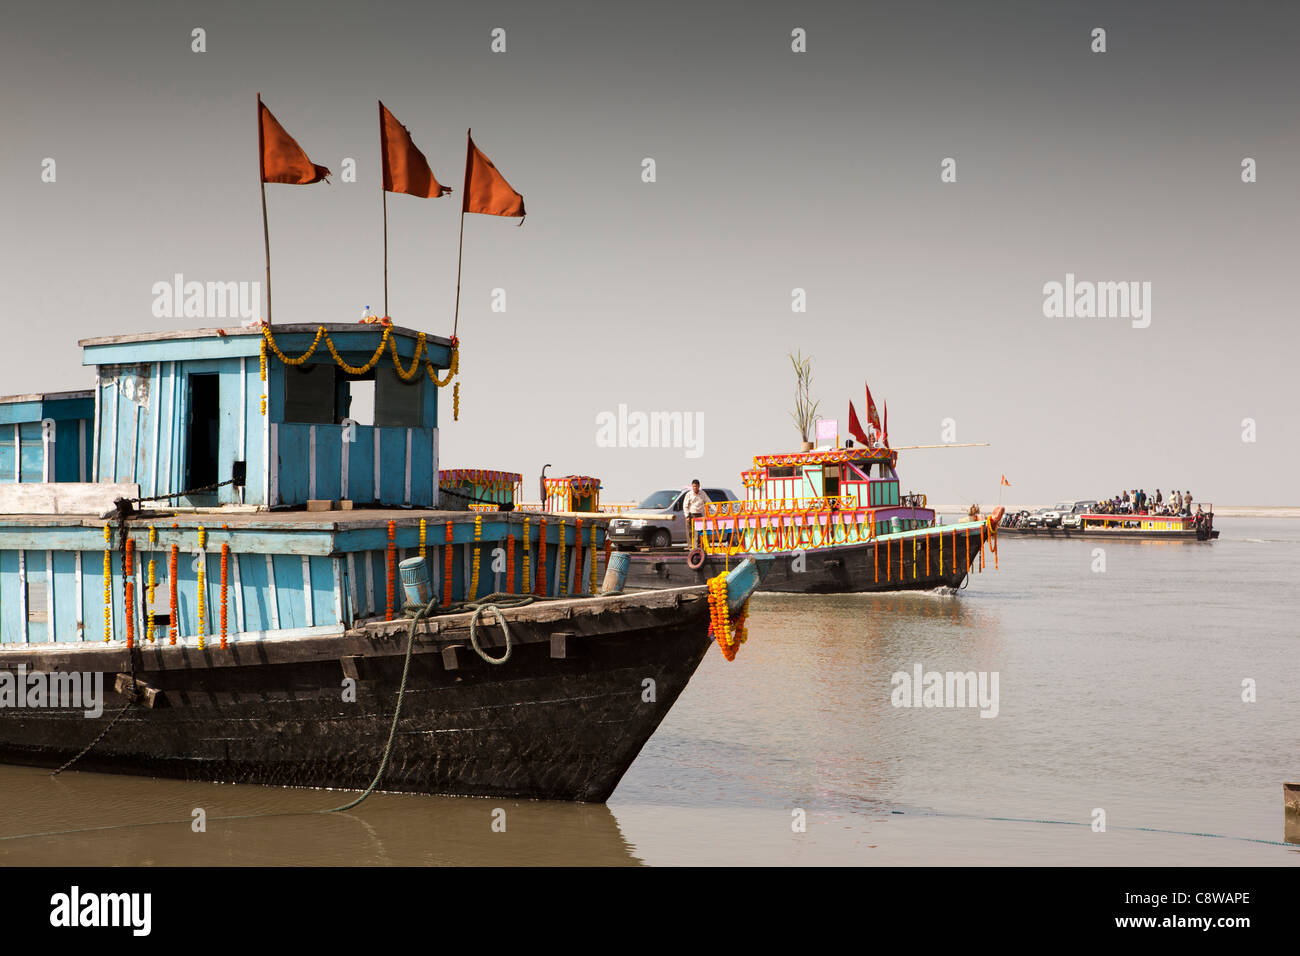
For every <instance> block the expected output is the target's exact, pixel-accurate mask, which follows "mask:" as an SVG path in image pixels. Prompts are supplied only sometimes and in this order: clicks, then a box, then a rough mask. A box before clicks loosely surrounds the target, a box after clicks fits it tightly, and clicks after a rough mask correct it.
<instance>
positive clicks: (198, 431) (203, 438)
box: [185, 372, 221, 489]
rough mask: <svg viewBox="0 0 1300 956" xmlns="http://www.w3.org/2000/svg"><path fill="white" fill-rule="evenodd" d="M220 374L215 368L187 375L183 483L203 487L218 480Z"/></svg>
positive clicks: (188, 486)
mask: <svg viewBox="0 0 1300 956" xmlns="http://www.w3.org/2000/svg"><path fill="white" fill-rule="evenodd" d="M219 385H220V378H219V376H218V375H217V374H216V373H215V372H205V373H203V374H201V375H191V376H190V395H189V409H190V417H189V435H188V436H187V437H188V438H189V456H188V458H187V461H186V466H185V487H186V488H187V489H190V488H203V487H206V486H207V485H215V484H216V483H217V480H218V479H217V448H218V446H219V443H220V439H219V430H218V424H217V420H218V418H219V414H220V411H221V401H220V388H219Z"/></svg>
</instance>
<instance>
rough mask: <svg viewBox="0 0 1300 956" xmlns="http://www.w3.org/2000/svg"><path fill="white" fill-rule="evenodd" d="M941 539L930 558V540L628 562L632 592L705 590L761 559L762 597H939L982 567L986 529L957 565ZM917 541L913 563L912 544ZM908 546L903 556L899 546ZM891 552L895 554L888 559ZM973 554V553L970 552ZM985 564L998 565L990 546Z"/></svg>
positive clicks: (678, 553) (670, 555) (960, 551)
mask: <svg viewBox="0 0 1300 956" xmlns="http://www.w3.org/2000/svg"><path fill="white" fill-rule="evenodd" d="M937 538H938V535H937V534H936V535H933V536H931V540H930V549H929V557H928V560H927V557H926V553H925V539H924V538H923V537H922V538H916V539H912V538H903V539H892V540H891V539H889V538H883V539H876V540H874V541H867V542H863V543H861V544H849V545H838V546H834V547H828V548H809V549H808V550H806V551H804V552H802V553H799V552H790V551H781V552H776V553H775V554H773V555H770V556H755V555H733V556H731V557H730V558H728V557H727V556H725V555H717V554H712V555H708V556H707V557H706V558H705V561H704V564H703V566H701V567H700V568H697V569H692V568H690V567H689V566H688V564H687V552H686V551H684V550H675V551H672V550H660V551H653V550H652V551H632V552H629V554H628V557H629V561H628V572H627V586H628V587H637V588H673V587H682V586H684V585H690V584H703V583H704V582H705V581H707V580H708V579H709V578H712V577H715V576H717V575H718V574H720V573H722V572H723V571H726V570H728V568H729V567H732V568H734V567H735V566H736V563H737V562H739V561H740V560H742V558H743V557H760V561H759V567H760V568H763V572H762V577H761V580H760V583H759V586H758V590H760V591H772V592H780V593H787V594H854V593H867V592H877V591H933V590H935V589H938V588H958V587H961V585H962V582H963V581H964V580H965V579H966V576H967V575H968V574H969V573H970V571H971V570H972V569H973V568H977V567H978V566H979V563H980V538H981V534H980V527H979V526H978V525H976V526H973V527H971V528H969V529H966V530H964V531H959V532H958V533H957V536H956V547H957V558H956V561H955V562H954V561H953V550H952V548H953V534H952V532H951V531H944V532H943V539H944V540H943V563H942V566H941V565H940V552H939V546H938V543H937ZM913 540H916V541H917V548H916V555H915V558H913V550H912V544H911V542H912V541H913ZM900 541H901V542H902V544H903V547H902V551H901V556H900V550H899V545H900ZM886 549H888V551H889V553H888V555H887V554H886ZM968 549H969V550H968ZM766 557H770V558H771V560H762V558H766ZM985 561H986V562H989V561H992V557H991V554H990V553H989V551H988V546H987V545H986V546H985Z"/></svg>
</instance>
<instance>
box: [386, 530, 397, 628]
mask: <svg viewBox="0 0 1300 956" xmlns="http://www.w3.org/2000/svg"><path fill="white" fill-rule="evenodd" d="M387 584H388V593H387V596H388V606H387V608H385V610H384V620H385V621H391V620H392V619H393V604H394V602H395V601H396V600H397V522H396V521H390V522H388V581H387Z"/></svg>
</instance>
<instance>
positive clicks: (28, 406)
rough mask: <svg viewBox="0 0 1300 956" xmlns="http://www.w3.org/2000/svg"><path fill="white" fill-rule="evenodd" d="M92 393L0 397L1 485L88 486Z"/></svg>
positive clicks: (93, 399) (92, 419)
mask: <svg viewBox="0 0 1300 956" xmlns="http://www.w3.org/2000/svg"><path fill="white" fill-rule="evenodd" d="M94 396H95V393H94V391H93V390H91V389H85V390H83V391H74V392H45V393H42V394H37V395H12V396H9V397H6V398H0V484H23V483H35V482H48V481H88V480H89V479H88V477H87V475H88V473H89V471H90V465H91V458H92V455H93V454H94V450H93V447H92V445H91V438H92V429H93V428H94V422H95V397H94Z"/></svg>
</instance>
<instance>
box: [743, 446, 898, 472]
mask: <svg viewBox="0 0 1300 956" xmlns="http://www.w3.org/2000/svg"><path fill="white" fill-rule="evenodd" d="M897 455H898V452H897V451H895V450H894V449H892V448H885V447H883V446H877V447H875V448H868V447H866V446H865V445H855V446H854V447H852V448H819V449H814V450H813V451H799V452H791V453H789V454H785V455H755V456H754V468H756V469H758V468H765V467H768V466H771V465H777V466H780V465H821V464H835V463H837V462H848V461H893V460H894V459H895V458H896V457H897Z"/></svg>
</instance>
